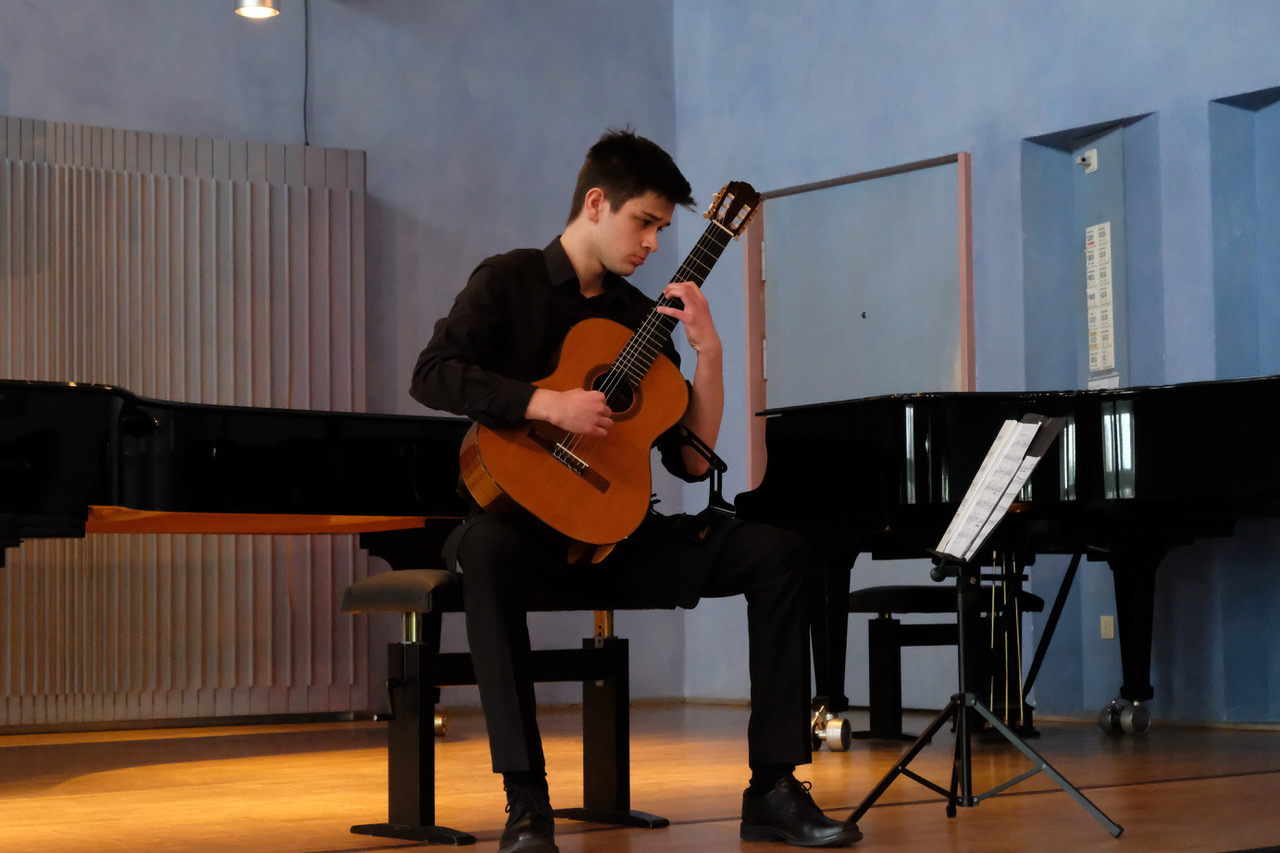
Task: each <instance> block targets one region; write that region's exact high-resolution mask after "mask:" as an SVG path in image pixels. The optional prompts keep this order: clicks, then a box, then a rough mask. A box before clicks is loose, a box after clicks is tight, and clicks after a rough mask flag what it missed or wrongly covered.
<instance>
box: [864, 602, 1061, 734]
mask: <svg viewBox="0 0 1280 853" xmlns="http://www.w3.org/2000/svg"><path fill="white" fill-rule="evenodd" d="M1016 595H1017V599H1016V603H1017V608H1016V611H1015V612H1016V613H1018V614H1022V613H1038V612H1040V611H1042V610H1044V599H1042V598H1040V597H1039V596H1037V595H1033V594H1031V593H1029V592H1026V591H1025V590H1019V591H1018V592H1017V593H1016ZM990 601H991V587H990V586H984V587H982V593H980V594H979V595H977V596H976V597H975V600H974V606H975V609H974V614H975V615H976V616H978V617H983V616H986V615H988V613H989V611H990V610H991V609H992V608H991V607H990V606H988V602H990ZM849 612H850V613H871V614H874V615H875V618H873V619H871V620H870V621H869V622H868V623H867V681H868V688H869V689H868V694H869V695H868V709H869V711H870V724H869V727H868V729H867V730H866V731H860V732H854V737H860V738H888V739H894V740H914V739H915V736H914V735H908V734H905V733H904V732H903V730H902V649H903V648H904V647H908V646H954V645H957V644H958V642H959V632H958V628H957V624H956V622H954V621H949V622H933V623H908V624H905V625H904V624H903V623H902V622H901V621H899V620H898V619H895V618H894V614H902V613H930V614H949V615H951V616H953V617H954V616H955V615H956V591H955V588H954V587H953V586H951V585H949V584H930V585H888V586H872V587H867V588H865V589H859V590H854V591H853V592H851V593H849ZM996 612H997V617H1000V618H1013V614H1006V613H1005V608H1004V607H997V608H996ZM969 624H970V625H971V626H972V627H971V628H970V631H971V632H972V633H971V639H970V641H969V642H967V643H966V646H967V647H968V649H969V651H970V654H969V659H970V660H972V661H973V662H974V663H973V665H972V666H970V667H968V669H969V671H970V672H973V673H980V672H982V671H983V670H985V669H986V667H985V666H983V662H982V661H981V660H980V658H979V656H978V655H976V654H975V652H976V651H977V649H978V648H979V646H978V643H979V642H980V639H979V637H978V634H977V627H978V625H979V620H978V619H971V620H969ZM974 683H979V682H978V681H975V682H974ZM948 695H950V694H948ZM941 704H943V703H941V702H940V703H939V706H941ZM997 713H999V712H998V711H997Z"/></svg>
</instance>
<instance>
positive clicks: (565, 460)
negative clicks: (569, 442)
mask: <svg viewBox="0 0 1280 853" xmlns="http://www.w3.org/2000/svg"><path fill="white" fill-rule="evenodd" d="M529 439H530V440H531V441H532V442H533V443H534V444H536V445H538V446H539V447H541V448H542V449H543V450H545V451H547V452H548V453H550V454H551V455H552V456H553V457H555V458H556V460H557V461H559V462H560V463H561V464H562V465H564V467H566V468H568V469H569V470H570V471H572V472H573V473H574V474H576V475H578V476H579V477H581V478H582V479H584V480H586V481H587V482H588V483H590V484H591V485H592V486H593V487H595V489H596V491H598V492H600V493H601V494H604V493H605V492H607V491H609V486H610V483H609V481H608V480H606V479H605V478H604V477H602V476H601V475H600V472H599V471H597V470H595V469H594V468H592V467H591V466H590V465H589V464H588V463H587V461H586V460H585V459H583V458H582V457H580V456H578V455H577V454H576V453H574V452H573V451H572V450H570V449H569V448H567V447H565V446H564V445H563V444H561V443H560V442H559V441H555V440H554V439H552V438H551V437H550V436H547V435H543V434H542V433H541V432H539V431H538V430H537V429H536V428H532V429H530V430H529Z"/></svg>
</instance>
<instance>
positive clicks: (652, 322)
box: [613, 220, 733, 385]
mask: <svg viewBox="0 0 1280 853" xmlns="http://www.w3.org/2000/svg"><path fill="white" fill-rule="evenodd" d="M732 239H733V232H731V231H730V230H729V229H728V228H725V227H724V226H723V225H721V224H720V223H719V222H716V221H714V220H713V221H712V222H711V223H710V224H708V225H707V230H705V231H703V232H702V236H701V237H700V238H698V243H697V245H696V246H694V247H693V251H691V252H690V253H689V255H688V256H687V257H686V258H685V259H684V263H682V264H681V265H680V269H678V270H676V274H675V275H674V276H672V278H671V280H672V281H692V282H693V283H694V284H696V285H698V287H702V283H703V282H705V281H706V280H707V274H708V273H710V272H711V268H712V267H713V266H715V263H716V261H717V260H719V258H720V255H721V253H722V252H724V248H725V246H728V245H729V241H730V240H732ZM657 304H658V305H668V306H671V307H674V308H681V307H683V305H682V304H681V302H680V300H679V299H668V298H667V297H665V296H663V297H660V298H659V299H658V302H657ZM678 322H679V321H678V320H676V318H675V317H668V316H667V315H666V314H660V313H658V311H657V310H654V311H651V312H649V316H648V317H646V318H645V321H644V323H642V324H641V325H640V328H639V329H637V330H636V332H635V334H634V335H632V336H631V340H630V341H628V342H627V345H626V347H624V348H623V350H622V352H621V353H620V354H619V355H618V358H617V359H616V360H615V361H614V363H613V368H614V370H615V371H616V372H619V373H621V374H623V375H625V376H626V377H627V378H628V379H630V380H631V383H632V384H633V385H638V384H639V383H640V380H641V379H643V378H644V375H645V374H646V373H648V372H649V368H650V367H651V366H653V360H654V359H655V358H657V357H658V353H660V352H661V351H662V347H663V346H664V345H665V344H666V343H667V341H668V340H670V339H671V333H672V332H673V331H675V328H676V324H677V323H678Z"/></svg>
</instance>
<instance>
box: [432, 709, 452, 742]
mask: <svg viewBox="0 0 1280 853" xmlns="http://www.w3.org/2000/svg"><path fill="white" fill-rule="evenodd" d="M448 733H449V712H448V711H437V712H436V719H435V734H436V737H444V736H445V735H447V734H448Z"/></svg>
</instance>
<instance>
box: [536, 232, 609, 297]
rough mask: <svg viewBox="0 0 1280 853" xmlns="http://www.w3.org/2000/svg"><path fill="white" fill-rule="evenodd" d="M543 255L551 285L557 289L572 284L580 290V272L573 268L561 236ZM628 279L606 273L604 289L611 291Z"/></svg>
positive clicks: (549, 245)
mask: <svg viewBox="0 0 1280 853" xmlns="http://www.w3.org/2000/svg"><path fill="white" fill-rule="evenodd" d="M542 253H543V256H544V257H545V258H546V261H547V275H549V276H550V277H551V286H552V287H555V288H557V289H559V288H562V287H566V286H572V288H573V290H580V289H581V283H580V282H579V281H578V273H577V272H575V271H574V269H573V263H572V262H571V261H570V260H569V255H568V254H567V253H566V252H565V250H564V246H563V245H562V244H561V242H560V238H559V237H556V238H555V239H554V240H552V241H551V242H550V243H549V244H547V247H546V248H545V249H543V250H542ZM625 281H626V279H624V278H623V277H622V276H620V275H617V274H615V273H611V272H605V274H604V291H605V293H610V292H612V291H614V290H616V289H617V287H618V286H619V285H620V284H623V283H625Z"/></svg>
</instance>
